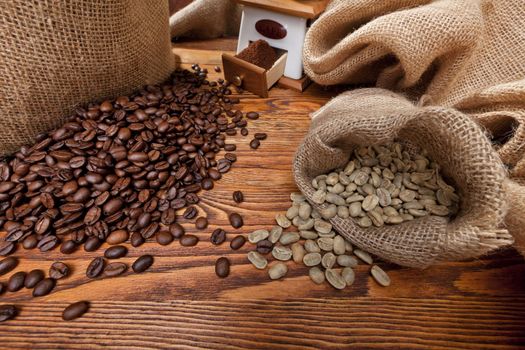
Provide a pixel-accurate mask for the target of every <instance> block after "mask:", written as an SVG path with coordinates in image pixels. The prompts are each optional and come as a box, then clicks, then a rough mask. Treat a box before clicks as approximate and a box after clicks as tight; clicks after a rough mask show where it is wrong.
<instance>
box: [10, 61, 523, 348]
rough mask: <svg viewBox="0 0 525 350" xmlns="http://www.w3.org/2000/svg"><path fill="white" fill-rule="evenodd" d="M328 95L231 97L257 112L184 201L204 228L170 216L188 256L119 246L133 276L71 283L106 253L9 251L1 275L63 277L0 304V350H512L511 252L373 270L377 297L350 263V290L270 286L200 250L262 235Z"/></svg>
mask: <svg viewBox="0 0 525 350" xmlns="http://www.w3.org/2000/svg"><path fill="white" fill-rule="evenodd" d="M192 63H195V62H192ZM198 63H200V64H201V67H203V68H207V69H208V70H209V72H210V76H211V77H213V78H216V77H220V76H222V73H217V72H214V71H213V66H214V65H215V63H213V58H212V55H211V54H210V58H209V59H206V57H204V58H203V59H202V60H201V61H200V62H198ZM182 66H183V67H184V68H188V67H189V66H190V63H183V64H182ZM340 91H342V88H339V87H338V88H330V89H324V88H321V87H319V86H318V85H316V84H312V85H310V86H309V87H308V88H307V89H306V90H305V92H303V93H297V92H295V91H292V90H285V89H280V88H272V89H271V90H270V92H269V97H268V98H264V99H262V98H258V97H256V96H254V95H253V94H250V93H247V92H244V93H242V94H240V95H238V96H239V97H240V98H241V108H242V110H243V111H251V110H253V111H257V112H259V113H260V114H261V117H260V118H259V119H258V120H255V121H250V123H249V129H250V135H248V136H246V137H243V136H241V135H236V136H233V137H228V142H231V143H234V144H236V145H237V147H238V148H237V149H238V151H237V152H236V153H237V155H238V161H237V162H236V163H235V164H234V166H233V168H232V171H231V172H229V173H228V174H226V175H225V176H224V177H223V178H222V179H221V180H220V181H218V182H217V183H216V185H215V188H214V189H213V190H212V191H208V192H204V193H203V194H202V201H201V203H199V205H198V206H199V212H200V213H206V215H207V216H208V218H209V221H210V226H209V227H208V228H207V229H206V230H204V231H199V232H197V230H196V229H195V227H194V225H193V222H189V221H184V220H181V222H182V224H183V226H184V227H186V229H187V231H188V232H189V233H194V234H196V235H198V236H199V237H200V238H201V241H200V243H199V244H198V245H197V246H195V247H191V248H185V247H181V246H180V245H179V243H178V242H173V243H172V244H170V245H169V246H166V247H161V246H159V245H157V244H156V243H154V242H153V241H149V242H148V243H146V244H145V245H143V246H141V247H139V248H131V247H129V248H130V252H129V255H128V256H127V257H126V258H123V259H121V261H123V262H127V263H131V262H132V261H134V259H136V257H138V256H140V255H142V254H146V253H147V254H153V255H154V256H155V263H154V265H153V266H152V267H151V269H150V270H148V271H147V272H145V273H143V274H139V275H137V274H133V273H131V272H127V273H126V274H124V275H123V276H121V277H116V278H112V279H96V280H89V279H88V278H87V277H85V275H84V271H85V269H86V267H87V265H88V263H89V261H90V260H91V259H92V258H94V257H96V256H100V255H102V252H103V249H104V248H106V247H107V246H106V245H105V246H103V247H102V248H101V249H100V250H98V251H97V252H92V253H87V252H85V251H83V250H79V251H77V252H75V253H74V254H72V255H69V256H64V255H62V254H60V252H59V251H58V250H55V251H52V252H48V253H40V252H39V251H35V250H33V251H26V250H23V249H19V250H18V251H17V252H16V253H15V256H18V257H20V259H21V263H20V265H19V266H18V267H17V269H16V270H14V272H15V271H22V270H23V271H29V270H31V269H34V268H39V269H43V270H45V271H47V269H48V268H49V265H50V264H51V263H52V262H53V261H58V260H61V261H64V262H66V263H68V264H69V265H70V266H71V268H72V270H73V271H72V275H71V276H70V277H67V278H65V279H62V280H60V281H58V284H57V288H56V290H55V291H54V292H53V293H52V294H50V295H48V296H45V297H42V298H32V297H31V293H30V292H31V291H30V290H27V289H23V290H21V291H19V292H16V293H4V294H2V295H1V296H0V300H1V301H0V304H7V303H14V304H16V305H18V306H19V307H20V309H21V311H20V315H19V316H18V317H17V318H16V319H14V320H10V321H7V322H5V323H1V324H0V348H2V349H58V348H67V349H87V348H120V349H126V350H127V349H143V348H216V349H240V348H265V349H290V348H291V349H313V348H320V349H342V348H349V347H353V348H358V349H366V348H369V349H373V348H398V349H523V348H524V347H525V327H524V326H525V288H524V286H525V263H524V261H523V258H522V257H521V256H520V255H519V254H517V253H516V252H515V251H514V250H506V251H502V252H498V253H496V254H492V255H489V256H485V257H481V258H479V259H474V260H471V261H467V262H449V263H443V264H439V265H437V266H433V267H431V268H429V269H426V270H422V271H420V270H415V269H407V268H400V267H398V266H394V265H391V264H386V263H381V266H382V267H383V268H384V269H385V270H387V271H388V273H389V275H390V276H391V277H392V281H393V284H392V286H391V287H389V288H383V287H380V286H379V285H377V284H376V283H375V282H374V281H373V280H371V278H370V277H369V275H368V268H367V266H364V265H360V266H359V267H358V268H357V269H356V282H355V283H354V285H353V286H351V287H350V288H346V289H345V290H343V291H336V290H334V289H333V288H331V287H330V286H328V285H325V284H323V285H320V286H318V285H314V284H313V283H312V282H311V281H310V280H309V278H308V277H307V275H306V274H307V269H306V268H305V267H303V266H299V265H295V264H292V263H288V264H289V268H290V272H289V276H288V277H287V278H286V279H285V280H283V281H274V282H272V281H270V280H269V278H268V276H267V274H266V272H264V271H259V270H256V269H254V268H253V267H252V266H251V265H250V264H249V263H248V261H247V259H246V253H247V252H248V251H249V250H250V249H251V248H252V247H251V246H250V245H248V244H247V245H246V246H244V247H243V248H242V249H241V250H240V251H236V252H235V251H231V250H230V249H229V247H228V244H227V243H224V244H223V245H221V246H218V247H217V246H213V245H212V244H211V243H210V242H209V236H210V233H211V232H212V231H213V230H214V229H215V228H217V227H222V228H224V229H226V230H227V231H228V240H231V238H232V237H234V236H235V235H236V234H244V235H247V234H248V233H249V232H251V231H252V230H254V229H257V228H268V227H271V226H272V225H273V222H274V219H273V218H274V216H275V214H277V213H279V212H282V211H283V210H285V209H286V208H287V207H288V205H289V194H290V192H291V191H296V190H297V189H296V187H295V185H294V181H293V178H292V174H291V164H292V160H293V156H294V152H295V149H296V147H297V146H298V145H299V143H300V142H301V140H302V138H303V137H304V135H305V133H306V132H307V130H308V126H309V118H308V114H309V113H311V112H313V111H315V110H317V109H318V108H319V107H320V106H322V105H323V104H324V103H326V101H328V100H329V99H330V98H331V97H333V96H335V95H337V94H338V93H339V92H340ZM255 132H266V133H267V134H268V139H267V140H265V141H263V142H262V145H261V147H260V149H258V150H252V149H250V148H249V146H248V143H249V141H250V139H251V137H252V136H253V134H254V133H255ZM239 189H241V190H242V191H243V192H244V194H245V202H244V203H242V204H240V205H237V204H235V203H234V202H233V200H232V197H231V196H232V192H233V191H234V190H239ZM233 210H235V211H238V212H239V213H241V214H242V215H243V217H244V219H245V226H244V227H243V228H241V229H233V228H231V227H230V226H229V224H228V220H227V214H228V213H229V212H231V211H233ZM220 256H227V257H228V258H229V259H231V261H232V269H231V275H230V276H229V277H228V278H226V279H218V278H217V277H216V276H215V275H214V268H213V264H214V262H215V260H216V259H217V258H218V257H220ZM10 275H11V273H10V274H8V275H5V276H1V277H0V282H5V281H6V280H7V278H8V277H9V276H10ZM83 299H84V300H89V301H91V309H90V311H89V312H88V313H87V314H86V315H85V316H84V317H82V318H80V319H77V320H75V321H72V322H63V321H62V320H61V318H60V314H61V312H62V310H63V308H64V307H65V306H66V305H67V304H68V303H71V302H74V301H78V300H83Z"/></svg>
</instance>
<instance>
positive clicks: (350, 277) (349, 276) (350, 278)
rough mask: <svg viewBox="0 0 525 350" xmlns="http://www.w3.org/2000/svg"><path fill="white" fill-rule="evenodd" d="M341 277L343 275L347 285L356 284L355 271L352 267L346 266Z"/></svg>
mask: <svg viewBox="0 0 525 350" xmlns="http://www.w3.org/2000/svg"><path fill="white" fill-rule="evenodd" d="M341 277H343V279H344V280H345V282H346V285H347V286H351V285H352V284H354V280H355V272H354V270H352V268H351V267H345V268H343V271H341Z"/></svg>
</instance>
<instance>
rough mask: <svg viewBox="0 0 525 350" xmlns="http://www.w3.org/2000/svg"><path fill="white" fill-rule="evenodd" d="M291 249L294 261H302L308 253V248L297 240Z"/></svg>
mask: <svg viewBox="0 0 525 350" xmlns="http://www.w3.org/2000/svg"><path fill="white" fill-rule="evenodd" d="M291 249H292V259H293V261H294V262H296V263H297V264H300V263H302V262H303V259H304V256H305V254H306V250H305V249H304V247H303V245H302V244H301V243H299V242H295V243H294V244H292V247H291Z"/></svg>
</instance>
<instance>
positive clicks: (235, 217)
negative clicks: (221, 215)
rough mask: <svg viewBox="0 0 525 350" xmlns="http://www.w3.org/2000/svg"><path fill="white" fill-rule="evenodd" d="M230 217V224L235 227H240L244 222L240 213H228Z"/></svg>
mask: <svg viewBox="0 0 525 350" xmlns="http://www.w3.org/2000/svg"><path fill="white" fill-rule="evenodd" d="M228 219H229V220H230V225H232V227H233V228H240V227H242V225H243V224H244V222H243V219H242V216H241V215H239V214H238V213H231V214H230V215H228Z"/></svg>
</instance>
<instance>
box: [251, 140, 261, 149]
mask: <svg viewBox="0 0 525 350" xmlns="http://www.w3.org/2000/svg"><path fill="white" fill-rule="evenodd" d="M260 145H261V141H259V140H257V139H253V140H251V141H250V147H251V148H253V149H257V148H259V146H260Z"/></svg>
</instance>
